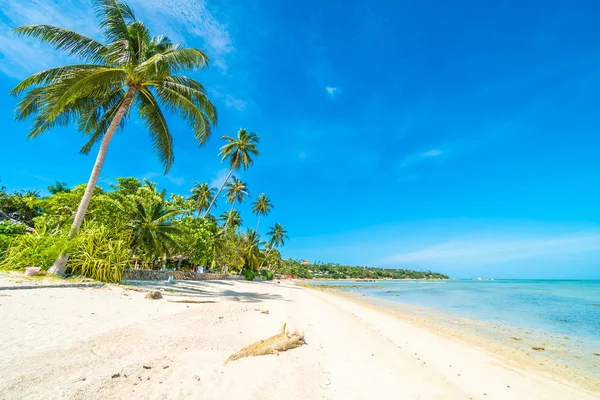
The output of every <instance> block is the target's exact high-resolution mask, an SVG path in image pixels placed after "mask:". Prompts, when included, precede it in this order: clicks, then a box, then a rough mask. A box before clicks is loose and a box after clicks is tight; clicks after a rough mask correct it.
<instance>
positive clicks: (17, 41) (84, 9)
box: [0, 0, 98, 79]
mask: <svg viewBox="0 0 600 400" xmlns="http://www.w3.org/2000/svg"><path fill="white" fill-rule="evenodd" d="M2 13H3V14H4V16H5V17H6V18H5V19H0V72H2V73H4V74H6V75H8V76H11V77H13V78H17V79H22V78H24V77H25V76H27V75H29V74H31V73H32V72H37V71H40V70H43V69H47V68H50V67H53V66H55V65H58V64H59V63H61V62H64V61H65V59H66V57H65V56H63V55H61V54H60V53H59V52H57V51H55V50H53V49H52V48H51V47H50V46H47V45H43V44H40V43H39V42H37V41H34V40H31V39H26V38H24V37H21V36H16V35H15V34H14V33H13V32H11V31H12V29H14V28H16V27H18V26H22V25H32V24H47V25H56V26H61V27H64V28H68V29H72V30H76V31H79V32H82V33H85V34H87V35H90V36H95V35H97V34H98V29H97V26H96V24H95V20H94V16H93V11H92V9H91V8H90V7H89V6H85V5H83V6H82V5H81V4H80V3H79V2H76V1H74V0H64V1H61V2H60V4H57V3H55V2H54V1H49V0H25V1H23V0H9V1H8V2H7V3H6V4H3V9H2Z"/></svg>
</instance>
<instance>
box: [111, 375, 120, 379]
mask: <svg viewBox="0 0 600 400" xmlns="http://www.w3.org/2000/svg"><path fill="white" fill-rule="evenodd" d="M120 377H121V374H112V376H111V378H112V379H115V378H120Z"/></svg>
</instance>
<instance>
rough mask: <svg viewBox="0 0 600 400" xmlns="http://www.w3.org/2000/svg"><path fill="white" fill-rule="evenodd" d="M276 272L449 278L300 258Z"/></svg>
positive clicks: (314, 276)
mask: <svg viewBox="0 0 600 400" xmlns="http://www.w3.org/2000/svg"><path fill="white" fill-rule="evenodd" d="M275 272H276V273H279V274H282V275H292V276H294V277H298V278H305V279H448V276H446V275H444V274H440V273H437V272H431V271H413V270H410V269H389V268H369V267H357V266H348V265H339V264H332V263H314V264H307V263H304V262H302V261H299V260H286V261H283V262H281V263H278V264H277V267H276V268H275Z"/></svg>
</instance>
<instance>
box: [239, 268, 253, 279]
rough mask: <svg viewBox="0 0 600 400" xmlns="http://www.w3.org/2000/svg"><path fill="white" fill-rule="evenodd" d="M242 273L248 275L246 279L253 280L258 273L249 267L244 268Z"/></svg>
mask: <svg viewBox="0 0 600 400" xmlns="http://www.w3.org/2000/svg"><path fill="white" fill-rule="evenodd" d="M242 273H243V274H244V276H245V277H246V280H248V281H253V280H254V278H256V274H255V273H254V271H252V270H250V269H248V268H244V270H243V271H242Z"/></svg>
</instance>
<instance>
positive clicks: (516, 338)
mask: <svg viewBox="0 0 600 400" xmlns="http://www.w3.org/2000/svg"><path fill="white" fill-rule="evenodd" d="M511 339H512V340H518V341H520V340H523V339H521V338H518V337H512V336H511Z"/></svg>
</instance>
